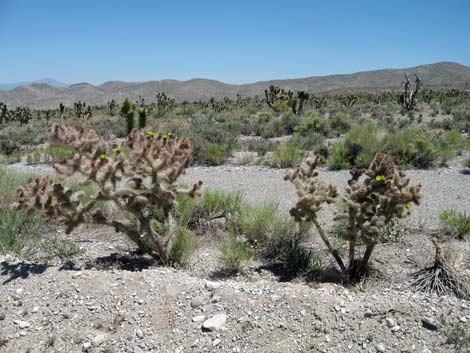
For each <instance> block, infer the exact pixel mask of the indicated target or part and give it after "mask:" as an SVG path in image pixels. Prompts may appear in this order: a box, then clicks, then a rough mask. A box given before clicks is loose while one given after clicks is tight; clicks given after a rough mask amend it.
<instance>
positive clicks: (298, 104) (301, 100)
mask: <svg viewBox="0 0 470 353" xmlns="http://www.w3.org/2000/svg"><path fill="white" fill-rule="evenodd" d="M309 97H310V94H309V93H308V92H305V91H297V97H296V98H294V99H292V103H291V104H292V105H291V107H292V112H293V113H294V114H297V115H302V110H303V108H304V104H305V101H307V100H308V98H309Z"/></svg>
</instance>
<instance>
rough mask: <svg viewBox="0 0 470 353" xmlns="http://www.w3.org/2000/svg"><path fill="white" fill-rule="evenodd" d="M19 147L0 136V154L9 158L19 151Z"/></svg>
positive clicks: (12, 141)
mask: <svg viewBox="0 0 470 353" xmlns="http://www.w3.org/2000/svg"><path fill="white" fill-rule="evenodd" d="M19 149H20V145H19V144H18V143H16V142H15V141H14V140H11V139H9V138H4V137H3V136H0V152H1V153H3V154H5V155H7V156H9V155H12V154H13V153H14V152H17V151H19Z"/></svg>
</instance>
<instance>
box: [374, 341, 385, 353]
mask: <svg viewBox="0 0 470 353" xmlns="http://www.w3.org/2000/svg"><path fill="white" fill-rule="evenodd" d="M375 350H376V351H377V352H379V353H384V352H385V347H384V345H383V344H382V343H379V344H377V345H376V346H375Z"/></svg>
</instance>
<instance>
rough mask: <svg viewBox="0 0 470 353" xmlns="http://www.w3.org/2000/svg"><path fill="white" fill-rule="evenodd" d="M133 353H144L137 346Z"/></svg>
mask: <svg viewBox="0 0 470 353" xmlns="http://www.w3.org/2000/svg"><path fill="white" fill-rule="evenodd" d="M132 353H144V351H143V350H142V348H140V347H139V346H135V347H134V348H133V349H132Z"/></svg>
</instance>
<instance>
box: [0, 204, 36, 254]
mask: <svg viewBox="0 0 470 353" xmlns="http://www.w3.org/2000/svg"><path fill="white" fill-rule="evenodd" d="M43 225H44V221H43V219H42V218H41V217H40V216H38V215H33V216H30V215H27V214H25V213H24V212H19V211H13V210H9V209H6V208H0V252H1V253H5V252H14V253H17V254H19V253H21V252H22V250H23V249H24V248H25V246H26V244H27V242H28V240H29V238H30V236H31V235H34V234H35V233H37V232H38V231H39V230H40V229H41V228H42V227H43Z"/></svg>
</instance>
